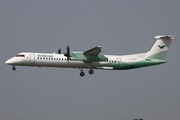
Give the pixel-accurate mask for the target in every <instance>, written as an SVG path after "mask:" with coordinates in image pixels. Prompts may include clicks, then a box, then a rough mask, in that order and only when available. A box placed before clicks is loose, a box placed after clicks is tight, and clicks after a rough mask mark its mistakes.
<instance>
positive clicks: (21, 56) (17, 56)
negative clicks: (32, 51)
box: [16, 55, 25, 57]
mask: <svg viewBox="0 0 180 120" xmlns="http://www.w3.org/2000/svg"><path fill="white" fill-rule="evenodd" d="M24 56H25V55H16V57H24Z"/></svg>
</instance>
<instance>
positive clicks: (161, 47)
mask: <svg viewBox="0 0 180 120" xmlns="http://www.w3.org/2000/svg"><path fill="white" fill-rule="evenodd" d="M158 47H159V48H160V49H163V48H164V47H166V45H163V46H161V45H158Z"/></svg>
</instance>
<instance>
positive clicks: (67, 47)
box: [64, 46, 71, 61]
mask: <svg viewBox="0 0 180 120" xmlns="http://www.w3.org/2000/svg"><path fill="white" fill-rule="evenodd" d="M66 49H67V53H64V56H66V57H67V60H68V61H69V59H70V57H71V56H70V47H69V46H66Z"/></svg>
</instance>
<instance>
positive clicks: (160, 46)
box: [5, 35, 174, 77]
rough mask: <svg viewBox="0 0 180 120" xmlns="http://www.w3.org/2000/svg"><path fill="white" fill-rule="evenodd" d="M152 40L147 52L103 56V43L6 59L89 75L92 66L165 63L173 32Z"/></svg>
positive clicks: (119, 67)
mask: <svg viewBox="0 0 180 120" xmlns="http://www.w3.org/2000/svg"><path fill="white" fill-rule="evenodd" d="M155 39H156V41H155V43H154V45H153V46H152V47H151V48H150V50H149V51H148V52H146V53H138V54H130V55H104V54H102V53H101V48H102V46H97V47H94V48H92V49H90V50H87V51H85V52H70V47H69V46H67V52H66V53H65V54H61V49H59V50H58V54H57V53H34V52H22V53H19V54H17V55H16V56H14V57H12V58H10V59H9V60H7V61H6V62H5V64H7V65H12V70H13V71H15V70H16V67H15V66H32V67H33V66H35V67H39V68H41V67H58V68H79V70H80V76H81V77H83V76H84V75H85V73H84V71H83V69H89V74H91V75H92V74H93V73H94V69H102V70H128V69H135V68H141V67H147V66H152V65H159V64H163V63H166V60H165V56H166V53H167V52H168V49H169V46H170V44H171V41H172V40H173V39H174V36H172V35H158V36H155Z"/></svg>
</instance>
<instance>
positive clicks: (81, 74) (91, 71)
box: [79, 68, 94, 77]
mask: <svg viewBox="0 0 180 120" xmlns="http://www.w3.org/2000/svg"><path fill="white" fill-rule="evenodd" d="M79 70H80V71H81V72H80V74H79V75H80V76H81V77H83V76H84V75H85V73H84V71H83V70H82V68H79ZM93 73H94V70H93V69H90V70H89V74H90V75H92V74H93Z"/></svg>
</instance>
